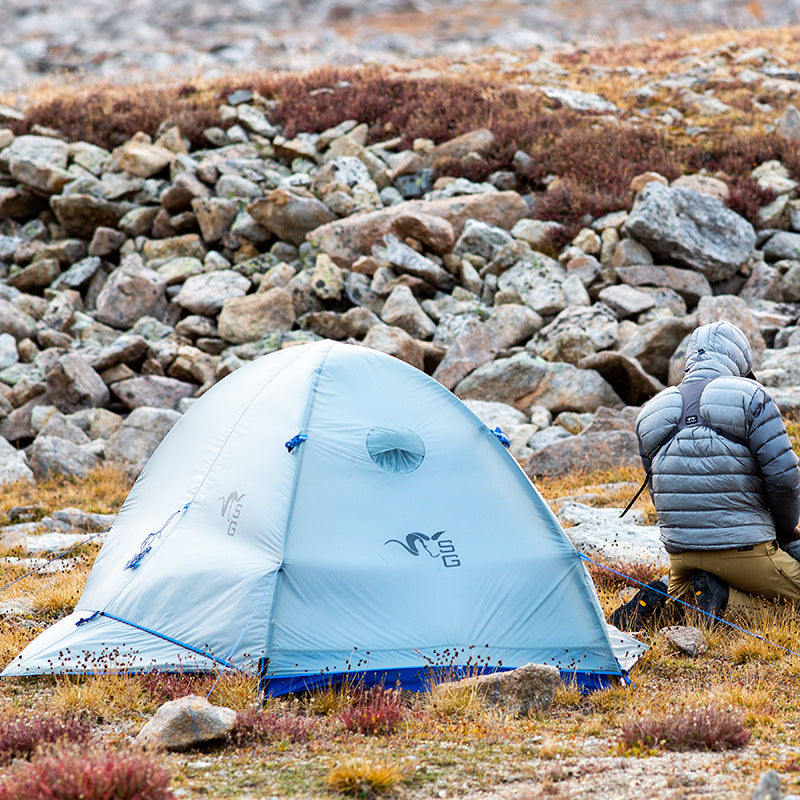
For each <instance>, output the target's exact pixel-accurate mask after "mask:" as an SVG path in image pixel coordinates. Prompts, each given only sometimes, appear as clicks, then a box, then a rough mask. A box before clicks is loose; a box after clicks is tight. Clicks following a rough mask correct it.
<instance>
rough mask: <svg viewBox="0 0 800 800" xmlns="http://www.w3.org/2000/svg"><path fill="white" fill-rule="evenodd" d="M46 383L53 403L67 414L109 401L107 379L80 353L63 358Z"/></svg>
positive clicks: (50, 372) (46, 377) (49, 373)
mask: <svg viewBox="0 0 800 800" xmlns="http://www.w3.org/2000/svg"><path fill="white" fill-rule="evenodd" d="M45 383H46V384H47V396H48V399H49V401H50V403H52V404H53V405H54V406H56V407H57V408H58V409H59V411H62V412H63V413H65V414H70V413H72V412H73V411H78V410H79V409H81V408H96V407H98V406H104V405H106V403H108V400H109V394H108V388H107V387H106V385H105V383H103V379H102V378H101V377H100V376H99V375H98V374H97V372H96V371H95V370H93V369H92V368H91V367H90V366H89V365H88V364H87V363H86V362H85V361H84V360H83V359H82V358H81V357H80V356H79V355H78V354H77V353H66V354H65V355H63V356H61V357H60V358H59V359H58V361H56V363H55V364H54V365H53V366H52V367H51V368H50V369H49V370H48V371H47V373H46V374H45Z"/></svg>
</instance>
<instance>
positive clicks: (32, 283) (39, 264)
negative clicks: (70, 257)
mask: <svg viewBox="0 0 800 800" xmlns="http://www.w3.org/2000/svg"><path fill="white" fill-rule="evenodd" d="M60 272H61V266H60V264H59V263H58V259H55V258H40V259H38V260H37V261H34V262H33V263H32V264H29V265H28V266H27V267H24V268H23V269H21V270H19V271H18V272H13V273H12V274H11V275H9V277H8V280H7V283H8V285H9V286H13V287H14V288H15V289H19V290H20V291H21V292H35V291H37V290H39V289H43V288H45V287H46V286H49V285H50V284H51V283H52V282H53V281H54V280H55V279H56V278H57V277H58V275H59V273H60Z"/></svg>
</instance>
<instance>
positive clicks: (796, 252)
mask: <svg viewBox="0 0 800 800" xmlns="http://www.w3.org/2000/svg"><path fill="white" fill-rule="evenodd" d="M762 250H763V253H764V258H765V259H766V260H767V261H780V260H782V259H785V258H788V259H794V260H797V259H800V233H790V232H789V231H779V232H778V233H776V234H775V235H774V236H770V238H769V239H767V241H766V243H765V244H764V246H763V248H762Z"/></svg>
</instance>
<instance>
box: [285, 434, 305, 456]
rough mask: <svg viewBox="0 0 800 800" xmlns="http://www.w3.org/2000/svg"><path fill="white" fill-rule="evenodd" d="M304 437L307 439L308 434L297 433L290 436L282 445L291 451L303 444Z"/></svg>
mask: <svg viewBox="0 0 800 800" xmlns="http://www.w3.org/2000/svg"><path fill="white" fill-rule="evenodd" d="M306 439H308V436H306V435H305V434H304V433H298V434H297V435H295V436H292V438H291V439H289V441H288V442H286V443H285V444H284V447H285V448H286V449H287V450H288V451H289V452H290V453H291V452H292V450H294V449H295V447H298V446H299V445H301V444H303V442H304V441H305V440H306Z"/></svg>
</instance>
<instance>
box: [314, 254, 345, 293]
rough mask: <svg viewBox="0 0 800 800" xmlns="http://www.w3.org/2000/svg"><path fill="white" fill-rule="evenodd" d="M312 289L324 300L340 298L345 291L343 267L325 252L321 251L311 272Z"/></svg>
mask: <svg viewBox="0 0 800 800" xmlns="http://www.w3.org/2000/svg"><path fill="white" fill-rule="evenodd" d="M311 291H313V292H314V294H315V295H316V296H317V297H318V298H319V299H320V300H322V301H325V300H333V301H336V300H340V299H341V297H342V292H343V291H344V277H343V275H342V269H341V267H339V265H338V264H336V262H335V261H334V260H333V259H332V258H331V257H330V256H328V255H326V254H325V253H320V254H319V255H318V256H317V258H316V261H315V262H314V271H313V272H312V273H311Z"/></svg>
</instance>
